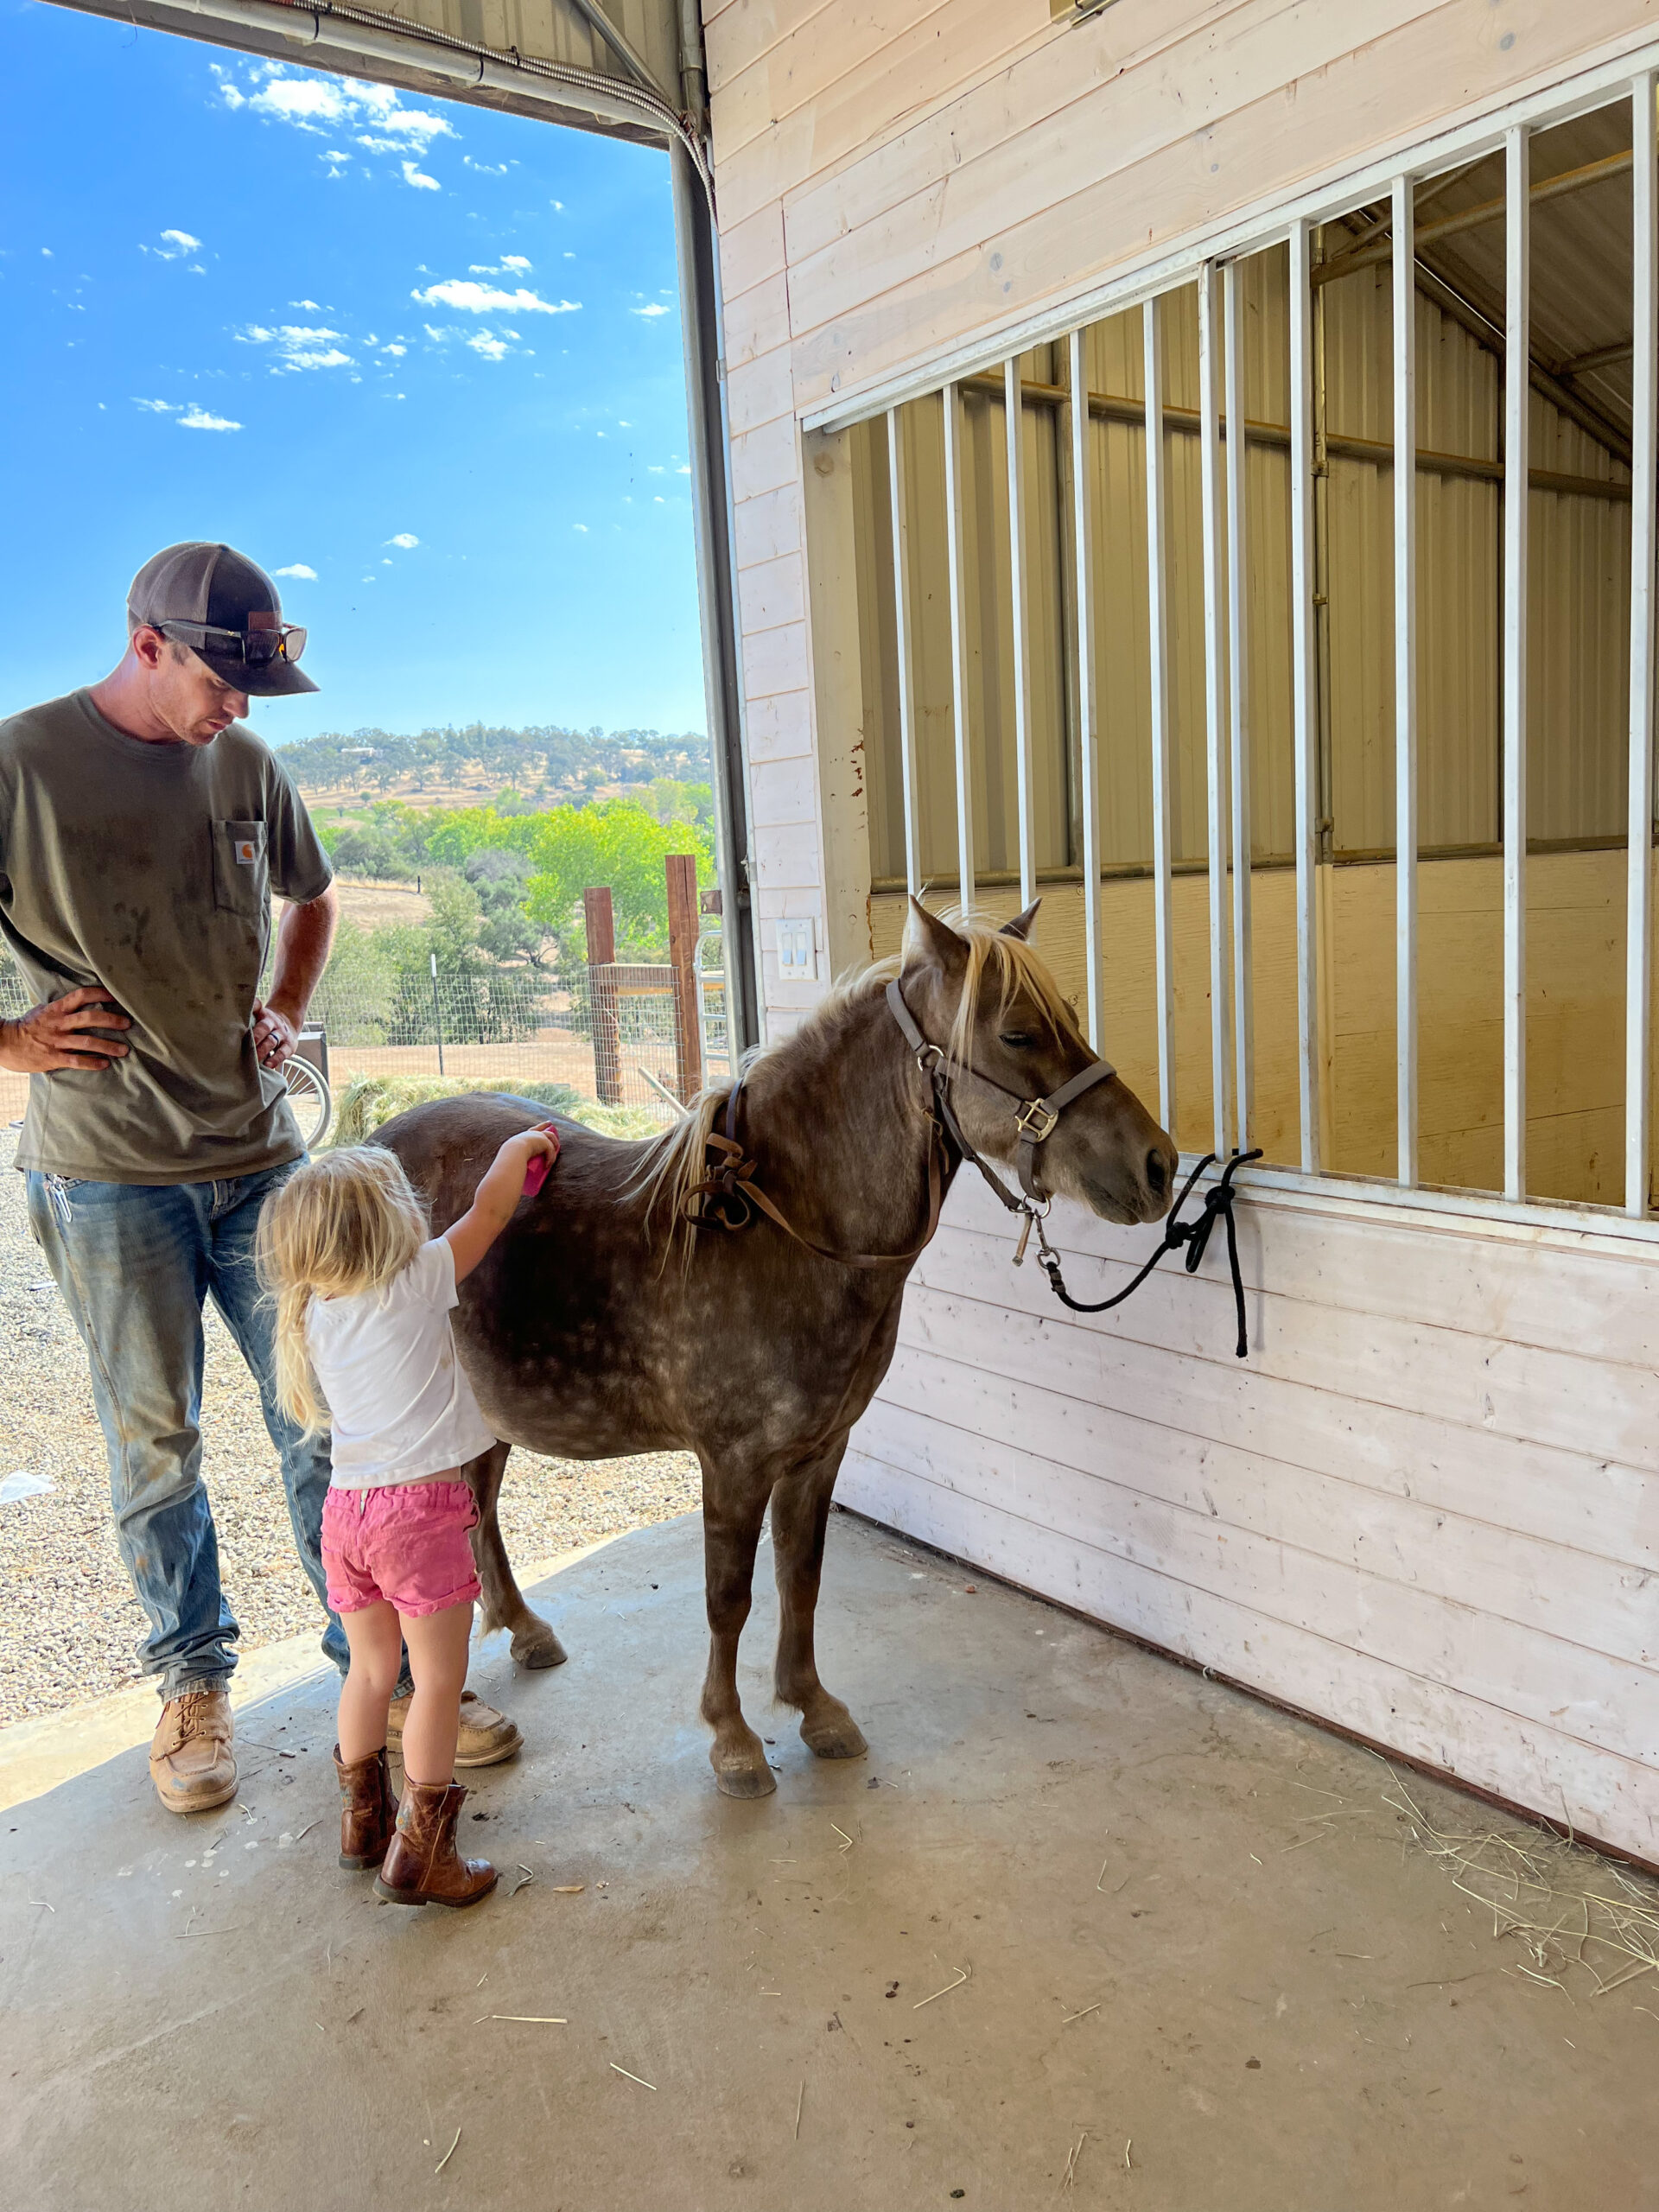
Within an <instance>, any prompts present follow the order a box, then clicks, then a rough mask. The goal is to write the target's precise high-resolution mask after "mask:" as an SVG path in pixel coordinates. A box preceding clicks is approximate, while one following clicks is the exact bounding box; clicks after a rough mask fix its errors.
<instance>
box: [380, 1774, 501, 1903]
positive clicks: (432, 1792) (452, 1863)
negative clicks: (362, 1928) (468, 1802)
mask: <svg viewBox="0 0 1659 2212" xmlns="http://www.w3.org/2000/svg"><path fill="white" fill-rule="evenodd" d="M466 1796H467V1792H466V1791H465V1790H464V1789H462V1788H461V1784H460V1783H458V1782H452V1783H448V1786H447V1787H446V1785H445V1784H444V1783H441V1782H410V1781H409V1780H408V1778H407V1777H405V1779H404V1802H403V1803H402V1804H401V1805H400V1806H399V1807H398V1808H397V1828H396V1830H395V1831H394V1833H393V1834H392V1839H391V1845H390V1847H389V1848H388V1849H387V1852H386V1856H385V1864H384V1865H383V1866H382V1867H381V1869H380V1872H378V1874H377V1875H376V1876H375V1878H374V1894H375V1895H376V1897H381V1898H383V1899H384V1900H385V1903H386V1904H448V1905H458V1904H477V1903H478V1901H479V1899H480V1897H487V1896H488V1895H489V1893H490V1891H492V1890H493V1888H494V1887H495V1882H496V1874H495V1869H494V1867H493V1866H491V1864H490V1862H489V1860H488V1859H463V1858H461V1855H460V1853H458V1852H457V1851H456V1849H455V1822H456V1821H457V1820H458V1819H459V1817H460V1815H461V1805H462V1802H464V1800H465V1798H466Z"/></svg>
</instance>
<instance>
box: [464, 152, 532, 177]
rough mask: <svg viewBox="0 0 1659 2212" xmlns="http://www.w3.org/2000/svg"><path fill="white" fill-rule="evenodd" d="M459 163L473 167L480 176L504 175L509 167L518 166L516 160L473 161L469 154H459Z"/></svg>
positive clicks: (465, 166) (466, 166)
mask: <svg viewBox="0 0 1659 2212" xmlns="http://www.w3.org/2000/svg"><path fill="white" fill-rule="evenodd" d="M517 166H518V165H517V163H516V162H475V161H474V159H473V157H472V156H471V155H470V154H463V155H462V156H461V167H462V168H468V169H475V170H476V171H477V173H478V175H480V176H505V175H506V173H507V171H508V169H509V168H516V167H517Z"/></svg>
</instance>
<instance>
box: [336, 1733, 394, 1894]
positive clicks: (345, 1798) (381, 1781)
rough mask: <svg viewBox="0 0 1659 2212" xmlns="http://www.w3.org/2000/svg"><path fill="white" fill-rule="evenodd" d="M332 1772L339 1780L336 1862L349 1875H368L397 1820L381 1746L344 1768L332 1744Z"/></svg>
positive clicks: (384, 1851) (383, 1749)
mask: <svg viewBox="0 0 1659 2212" xmlns="http://www.w3.org/2000/svg"><path fill="white" fill-rule="evenodd" d="M334 1772H335V1774H336V1776H337V1777H339V1781H340V1865H341V1866H347V1867H349V1868H350V1869H351V1870H352V1872H353V1873H357V1874H361V1873H368V1872H372V1871H373V1870H374V1869H375V1868H376V1867H377V1866H378V1865H379V1864H380V1861H381V1860H382V1859H384V1858H385V1855H386V1846H387V1845H388V1844H389V1843H390V1842H391V1827H392V1822H393V1821H395V1820H396V1819H397V1798H396V1797H395V1796H393V1795H392V1790H391V1776H390V1775H389V1774H388V1773H387V1772H386V1754H385V1746H384V1745H383V1746H382V1747H381V1749H380V1750H379V1751H372V1752H371V1753H370V1754H369V1756H368V1758H365V1759H354V1760H353V1762H352V1764H351V1765H350V1766H347V1765H346V1762H345V1760H344V1759H342V1758H340V1745H338V1744H336V1745H334Z"/></svg>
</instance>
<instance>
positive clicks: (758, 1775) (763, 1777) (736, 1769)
mask: <svg viewBox="0 0 1659 2212" xmlns="http://www.w3.org/2000/svg"><path fill="white" fill-rule="evenodd" d="M777 1787H778V1781H777V1777H776V1776H775V1775H774V1774H773V1773H772V1769H771V1768H770V1767H769V1766H768V1765H767V1764H766V1761H765V1760H764V1759H763V1760H762V1761H761V1763H760V1766H759V1768H755V1767H752V1766H730V1767H718V1766H717V1767H716V1768H715V1788H716V1789H718V1790H719V1792H720V1794H721V1796H722V1797H770V1796H772V1792H773V1791H774V1790H775V1789H777Z"/></svg>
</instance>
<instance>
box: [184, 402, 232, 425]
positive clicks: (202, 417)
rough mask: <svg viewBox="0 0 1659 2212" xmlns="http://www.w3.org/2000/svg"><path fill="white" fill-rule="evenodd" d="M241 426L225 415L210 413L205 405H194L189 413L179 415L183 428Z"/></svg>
mask: <svg viewBox="0 0 1659 2212" xmlns="http://www.w3.org/2000/svg"><path fill="white" fill-rule="evenodd" d="M241 427H242V425H241V424H240V423H232V422H231V421H230V420H229V419H228V418H227V417H226V416H223V415H210V414H209V413H208V412H207V409H206V408H205V407H193V408H192V409H191V410H190V411H189V413H188V415H181V416H180V417H179V428H180V429H181V430H239V429H241Z"/></svg>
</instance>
